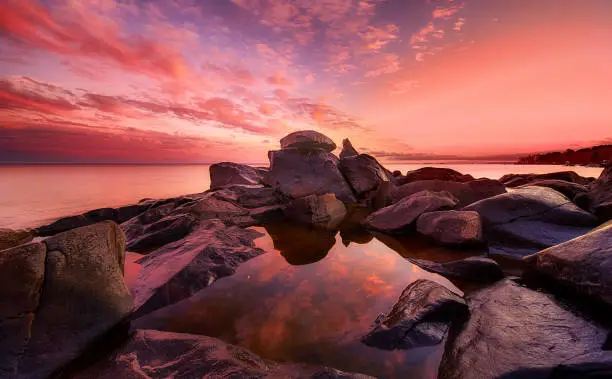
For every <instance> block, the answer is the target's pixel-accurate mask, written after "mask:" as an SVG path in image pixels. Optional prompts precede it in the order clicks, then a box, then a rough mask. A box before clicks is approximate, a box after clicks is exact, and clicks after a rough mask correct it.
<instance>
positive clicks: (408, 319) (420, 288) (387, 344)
mask: <svg viewBox="0 0 612 379" xmlns="http://www.w3.org/2000/svg"><path fill="white" fill-rule="evenodd" d="M467 315H468V308H467V305H466V303H465V301H464V300H463V298H462V297H460V296H459V295H456V294H454V293H453V292H451V291H450V290H448V289H447V288H446V287H443V286H442V285H440V284H438V283H436V282H432V281H431V280H426V279H419V280H416V281H414V282H413V283H411V284H410V285H408V287H406V289H405V290H404V291H403V292H402V295H401V296H400V298H399V300H398V301H397V303H396V304H395V305H394V306H393V309H392V310H391V313H389V314H388V315H387V316H386V317H385V318H384V320H382V322H381V323H380V324H379V325H377V326H376V327H375V328H374V329H373V330H372V331H371V332H370V333H368V335H367V336H365V337H363V339H362V341H363V343H365V344H366V345H369V346H373V347H377V348H380V349H384V350H395V349H410V348H414V347H419V346H431V345H436V344H438V343H440V342H442V340H443V339H444V337H445V336H446V333H447V331H448V327H449V324H450V322H452V321H454V320H461V319H464V318H465V317H467Z"/></svg>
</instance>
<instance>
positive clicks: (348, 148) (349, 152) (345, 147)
mask: <svg viewBox="0 0 612 379" xmlns="http://www.w3.org/2000/svg"><path fill="white" fill-rule="evenodd" d="M355 155H359V153H358V152H357V150H355V148H354V147H353V144H352V143H351V141H349V139H348V138H345V139H343V140H342V151H340V159H342V158H347V157H353V156H355Z"/></svg>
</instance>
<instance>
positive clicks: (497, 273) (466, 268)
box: [409, 257, 504, 283]
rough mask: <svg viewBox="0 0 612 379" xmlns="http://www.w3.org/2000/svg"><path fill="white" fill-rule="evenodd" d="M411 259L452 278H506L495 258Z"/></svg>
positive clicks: (479, 279)
mask: <svg viewBox="0 0 612 379" xmlns="http://www.w3.org/2000/svg"><path fill="white" fill-rule="evenodd" d="M409 260H410V262H412V263H414V264H416V265H417V266H419V267H421V268H422V269H424V270H427V271H430V272H434V273H436V274H439V275H442V276H444V277H447V278H451V279H460V280H465V281H469V282H478V283H493V282H496V281H498V280H500V279H503V278H504V272H503V270H502V268H501V266H500V265H499V264H498V263H497V262H495V261H494V260H492V259H489V258H484V257H469V258H465V259H460V260H458V261H452V262H446V263H435V262H431V261H426V260H422V259H409Z"/></svg>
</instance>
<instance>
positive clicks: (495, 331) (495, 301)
mask: <svg viewBox="0 0 612 379" xmlns="http://www.w3.org/2000/svg"><path fill="white" fill-rule="evenodd" d="M467 300H468V305H469V308H470V313H471V315H470V318H469V320H468V322H467V323H466V325H465V326H464V327H463V328H462V330H460V331H459V332H458V334H457V335H456V336H455V338H454V339H451V340H449V342H448V343H447V347H446V351H445V354H444V358H443V359H442V364H441V366H440V370H439V377H440V379H463V378H478V379H489V378H490V379H493V378H522V379H531V378H538V379H539V378H542V379H547V378H549V377H550V374H551V372H552V370H553V368H554V367H556V366H558V365H561V364H563V363H564V362H566V361H568V360H569V359H572V358H579V357H582V356H584V355H585V354H588V353H590V352H595V351H599V350H600V349H601V347H602V345H603V343H604V341H605V339H606V335H607V331H606V330H604V329H602V328H599V327H598V326H596V325H594V324H592V323H591V322H588V321H586V320H584V319H582V318H580V317H579V316H577V315H575V314H574V313H572V312H571V311H569V310H567V309H566V308H565V307H563V306H560V305H559V304H557V303H556V301H555V300H554V299H553V298H552V297H551V296H549V295H546V294H543V293H541V292H537V291H533V290H530V289H527V288H524V287H521V286H519V285H518V284H516V283H514V282H512V281H509V280H502V281H500V282H498V283H496V284H494V285H493V286H490V287H487V288H485V289H482V290H479V291H477V292H474V293H472V294H471V295H469V296H468V298H467ZM584 359H585V360H587V359H588V357H587V356H585V357H584ZM517 372H519V373H520V375H516V373H517ZM513 375H514V376H513Z"/></svg>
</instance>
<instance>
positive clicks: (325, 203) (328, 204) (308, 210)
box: [285, 193, 347, 230]
mask: <svg viewBox="0 0 612 379" xmlns="http://www.w3.org/2000/svg"><path fill="white" fill-rule="evenodd" d="M285 214H286V216H287V217H288V218H290V219H291V220H293V221H297V222H303V223H305V224H310V225H314V226H317V227H322V228H325V229H329V230H334V229H337V228H338V226H340V224H341V223H342V221H343V220H344V218H345V217H346V215H347V211H346V206H345V205H344V203H343V202H341V201H340V200H338V199H336V195H334V194H333V193H328V194H325V195H321V196H318V195H310V196H304V197H301V198H299V199H295V200H293V201H292V202H291V203H290V204H289V205H288V206H287V207H286V209H285Z"/></svg>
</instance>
